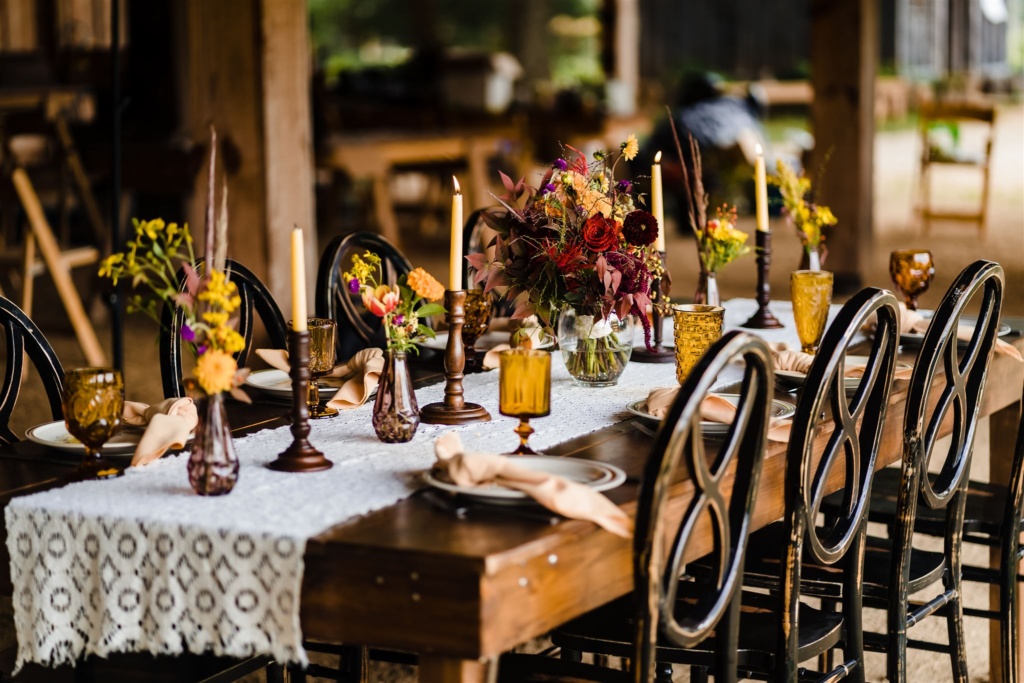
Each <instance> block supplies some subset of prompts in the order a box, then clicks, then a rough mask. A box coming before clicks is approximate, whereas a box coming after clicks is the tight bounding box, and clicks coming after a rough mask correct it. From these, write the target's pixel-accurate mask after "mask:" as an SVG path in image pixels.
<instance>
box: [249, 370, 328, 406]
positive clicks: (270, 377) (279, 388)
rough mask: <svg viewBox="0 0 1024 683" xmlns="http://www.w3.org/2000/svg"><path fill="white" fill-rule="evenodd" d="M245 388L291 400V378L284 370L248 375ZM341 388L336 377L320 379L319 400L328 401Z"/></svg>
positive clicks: (264, 371)
mask: <svg viewBox="0 0 1024 683" xmlns="http://www.w3.org/2000/svg"><path fill="white" fill-rule="evenodd" d="M245 384H246V386H250V387H252V388H254V389H258V390H259V391H262V392H263V393H264V394H267V395H268V396H273V397H274V398H282V399H285V400H291V397H292V378H291V377H289V376H288V373H287V372H285V371H284V370H277V369H275V368H270V369H269V370H257V371H256V372H253V373H250V374H249V376H248V377H247V378H246V379H245ZM339 388H341V380H340V379H338V378H336V377H321V378H320V398H321V399H325V400H328V399H330V398H331V397H332V396H334V395H335V394H336V393H338V389H339Z"/></svg>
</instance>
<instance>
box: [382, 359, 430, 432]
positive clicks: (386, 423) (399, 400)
mask: <svg viewBox="0 0 1024 683" xmlns="http://www.w3.org/2000/svg"><path fill="white" fill-rule="evenodd" d="M419 426H420V407H419V405H418V404H417V403H416V392H415V391H413V388H412V376H411V375H410V374H409V365H408V363H407V362H406V358H405V351H391V350H389V351H388V360H387V364H386V365H385V367H384V374H383V375H382V376H381V378H380V384H379V385H378V386H377V399H376V400H375V401H374V403H373V430H374V431H375V432H376V433H377V438H378V439H380V440H381V441H383V442H384V443H405V442H406V441H411V440H412V437H413V436H415V435H416V430H417V429H418V428H419Z"/></svg>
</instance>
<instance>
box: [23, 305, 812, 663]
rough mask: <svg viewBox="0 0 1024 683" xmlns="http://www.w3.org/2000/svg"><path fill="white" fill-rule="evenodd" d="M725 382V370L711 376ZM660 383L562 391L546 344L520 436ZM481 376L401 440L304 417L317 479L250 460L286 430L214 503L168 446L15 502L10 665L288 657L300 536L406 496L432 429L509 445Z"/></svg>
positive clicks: (478, 443)
mask: <svg viewBox="0 0 1024 683" xmlns="http://www.w3.org/2000/svg"><path fill="white" fill-rule="evenodd" d="M754 308H755V305H754V302H753V301H751V300H744V299H740V300H733V301H730V302H728V303H727V304H726V311H727V313H726V326H727V327H734V326H737V325H739V324H741V323H742V322H744V321H745V320H746V319H747V318H748V317H749V316H750V314H751V313H752V312H753V310H754ZM773 310H774V312H775V313H776V315H778V316H779V318H780V319H781V320H783V321H784V322H785V323H786V324H787V327H786V329H783V330H773V331H767V332H766V333H765V334H764V337H766V338H768V339H769V340H771V341H785V342H787V343H789V344H791V345H793V344H795V343H796V340H795V336H794V333H793V330H792V313H791V309H789V307H788V304H786V303H785V302H778V303H775V304H773ZM667 322H668V321H667ZM666 339H671V327H668V328H667V334H666ZM739 379H740V372H739V370H738V369H737V370H736V371H735V374H728V375H727V374H723V376H722V377H720V378H719V384H720V385H724V384H728V383H732V382H735V381H737V380H739ZM674 383H675V366H674V364H672V363H666V364H647V365H645V364H641V363H630V364H629V365H628V366H627V368H626V370H625V372H624V373H623V375H622V377H621V378H620V380H619V384H618V386H617V387H615V388H606V389H586V388H581V387H577V386H575V385H574V384H573V383H572V381H571V379H570V377H569V375H568V373H567V372H566V370H565V365H564V364H563V363H562V361H561V357H560V355H559V354H557V353H556V354H555V355H554V358H553V363H552V401H551V415H550V417H547V418H544V419H540V420H535V421H534V425H533V426H534V427H535V428H536V429H537V433H536V435H534V436H533V438H532V439H531V445H532V446H534V447H536V448H541V449H542V448H545V447H548V446H552V445H555V444H557V443H560V442H562V441H566V440H568V439H571V438H574V437H577V436H581V435H584V434H587V433H590V432H593V431H597V430H599V429H601V428H603V427H606V426H608V425H609V424H612V423H614V422H618V421H621V420H623V419H625V418H627V417H629V413H628V412H627V411H626V409H625V406H626V405H627V404H628V403H630V402H632V401H636V400H639V399H642V398H645V397H646V396H647V393H648V392H649V391H650V390H651V389H652V388H654V387H658V386H672V385H674ZM497 384H498V373H497V372H488V373H482V374H474V375H469V376H468V377H466V379H465V390H466V397H467V399H468V400H471V401H474V402H477V403H481V404H482V405H483V406H484V407H486V408H487V410H488V411H490V413H491V415H492V417H493V421H492V422H490V423H485V424H475V425H469V426H465V427H460V428H452V427H442V426H437V425H422V426H421V427H420V429H419V431H418V433H417V434H416V437H415V438H414V439H413V440H412V441H411V442H409V443H407V444H391V445H389V444H384V443H381V442H380V441H378V440H377V438H376V436H375V435H374V432H373V427H372V426H371V424H370V415H371V412H372V405H370V404H367V405H364V406H362V407H360V408H358V409H356V410H352V411H348V412H343V413H342V414H341V415H339V416H338V417H336V418H332V419H329V420H314V421H312V433H311V434H310V441H311V442H312V443H313V444H314V445H315V446H317V447H318V448H320V449H321V450H322V451H323V452H324V453H325V454H327V456H328V457H329V458H330V459H331V460H333V461H334V464H335V465H334V467H333V468H332V469H330V470H327V471H325V472H317V473H305V474H286V473H280V472H274V471H271V470H270V469H268V468H266V467H265V465H266V464H267V463H269V462H270V461H271V460H273V459H274V458H276V457H277V454H278V453H280V452H281V451H283V450H284V449H285V447H287V446H288V444H289V443H291V438H292V437H291V433H290V431H289V430H288V428H287V427H282V428H279V429H273V430H266V431H262V432H259V433H257V434H253V435H251V436H247V437H245V438H241V439H238V440H236V442H235V443H236V448H237V451H238V455H239V457H240V459H241V461H242V468H241V473H240V475H239V480H238V484H237V485H236V486H235V489H234V491H232V493H231V494H230V495H227V496H221V497H215V498H204V497H201V496H197V495H195V494H194V493H193V492H192V490H191V489H190V488H189V484H188V477H187V474H186V471H185V463H186V460H187V457H186V456H185V455H178V456H176V457H170V458H164V459H163V460H160V461H158V462H156V463H154V464H152V465H149V466H148V467H145V468H141V469H130V470H128V472H127V474H126V475H125V476H124V477H121V478H119V479H115V480H112V481H96V482H82V483H77V484H71V485H68V486H65V487H63V488H60V489H55V490H52V491H47V492H44V493H38V494H34V495H29V496H23V497H20V498H15V499H14V500H13V501H12V502H11V503H10V504H9V505H8V506H7V509H6V523H7V548H8V551H9V553H10V558H11V577H12V579H13V582H14V613H15V623H16V626H17V633H18V664H19V666H20V665H21V664H23V663H25V662H38V663H41V664H45V665H58V664H62V663H73V662H75V661H76V660H77V659H78V658H80V657H82V656H83V655H88V654H94V655H99V656H107V655H109V654H111V653H115V652H125V651H141V652H150V653H153V654H178V653H182V652H192V653H201V652H205V651H211V652H213V653H215V654H217V655H225V656H232V657H246V656H250V655H254V654H264V655H271V656H273V657H274V658H275V659H277V660H278V661H282V662H298V663H302V664H304V663H305V662H306V654H305V651H304V650H303V648H302V634H301V629H300V626H299V593H300V589H301V584H302V573H303V566H304V565H303V555H304V552H305V546H306V541H307V540H308V539H309V538H311V537H313V536H316V535H317V534H319V533H322V532H324V531H326V530H327V529H329V528H331V527H332V526H335V525H337V524H339V523H341V522H344V521H346V520H349V519H352V518H354V517H357V516H359V515H363V514H366V513H368V512H371V511H373V510H377V509H380V508H383V507H386V506H388V505H391V504H393V503H395V502H397V501H399V500H402V499H403V498H406V497H408V496H409V495H411V494H412V493H413V492H414V491H415V490H416V489H417V488H418V486H419V484H418V481H419V479H418V477H419V475H420V473H421V472H422V471H423V470H425V469H427V468H428V467H429V466H430V465H431V463H432V462H433V460H434V455H433V440H434V438H435V437H436V436H437V435H438V434H440V433H441V432H442V430H447V429H459V430H460V431H461V433H462V438H463V441H464V442H465V443H466V444H467V445H468V446H470V447H472V448H473V449H474V450H481V451H493V452H507V451H508V450H510V449H511V448H513V447H514V446H515V444H516V440H517V437H516V435H515V434H514V433H513V431H512V429H513V427H514V426H515V424H516V421H515V420H514V419H511V418H505V417H502V416H501V415H500V414H499V413H498V387H497ZM442 397H443V385H435V386H432V387H428V388H425V389H421V390H419V391H417V398H418V400H419V404H420V405H421V406H423V405H426V404H427V403H430V402H433V401H439V400H441V399H442ZM339 618H344V615H339Z"/></svg>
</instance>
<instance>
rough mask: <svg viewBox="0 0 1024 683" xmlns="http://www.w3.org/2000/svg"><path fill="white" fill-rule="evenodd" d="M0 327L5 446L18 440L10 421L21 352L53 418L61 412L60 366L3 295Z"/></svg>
mask: <svg viewBox="0 0 1024 683" xmlns="http://www.w3.org/2000/svg"><path fill="white" fill-rule="evenodd" d="M0 326H3V328H4V338H5V339H6V341H7V357H6V365H5V366H4V384H3V389H2V390H0V445H4V446H7V445H9V444H12V443H14V442H16V441H19V439H18V437H17V436H15V434H14V432H12V431H11V428H10V423H11V414H12V413H13V412H14V406H15V404H16V403H17V402H18V395H19V394H20V393H21V382H22V379H23V378H24V376H25V375H24V369H25V354H28V358H29V361H31V363H32V365H33V366H34V367H35V369H36V372H38V373H39V377H40V379H41V380H42V382H43V388H44V389H46V399H47V400H48V401H49V403H50V414H51V415H52V416H53V419H54V420H59V419H61V418H62V417H63V415H64V410H63V408H62V407H61V393H62V390H63V384H64V368H62V367H61V364H60V360H58V359H57V354H55V353H54V352H53V348H52V347H51V346H50V343H49V342H48V341H46V337H44V336H43V333H42V332H40V331H39V328H38V327H36V324H35V323H34V322H32V320H31V319H29V317H28V316H27V315H25V312H24V311H22V310H21V309H20V308H18V306H16V305H15V304H14V302H12V301H10V300H9V299H5V298H4V297H0Z"/></svg>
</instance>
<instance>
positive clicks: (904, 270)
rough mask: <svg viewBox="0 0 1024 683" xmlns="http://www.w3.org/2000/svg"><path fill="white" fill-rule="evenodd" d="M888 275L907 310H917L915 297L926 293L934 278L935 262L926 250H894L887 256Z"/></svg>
mask: <svg viewBox="0 0 1024 683" xmlns="http://www.w3.org/2000/svg"><path fill="white" fill-rule="evenodd" d="M889 275H891V276H892V281H893V284H895V285H896V289H897V290H899V292H900V294H902V295H903V299H904V301H905V302H906V304H907V308H908V309H910V310H911V311H916V310H917V297H919V296H921V295H922V294H924V293H925V292H927V291H928V287H929V286H930V285H931V284H932V279H934V278H935V261H934V259H933V258H932V252H930V251H928V250H927V249H896V250H895V251H893V252H892V253H891V254H889Z"/></svg>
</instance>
